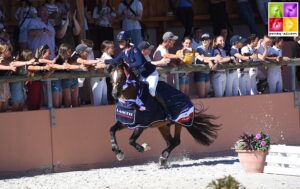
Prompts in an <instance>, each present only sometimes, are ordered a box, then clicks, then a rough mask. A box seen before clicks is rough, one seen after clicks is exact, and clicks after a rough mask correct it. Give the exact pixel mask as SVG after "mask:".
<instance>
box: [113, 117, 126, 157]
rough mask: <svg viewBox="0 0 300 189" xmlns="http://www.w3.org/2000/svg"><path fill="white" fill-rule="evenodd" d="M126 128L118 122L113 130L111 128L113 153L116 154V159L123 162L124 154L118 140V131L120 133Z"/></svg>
mask: <svg viewBox="0 0 300 189" xmlns="http://www.w3.org/2000/svg"><path fill="white" fill-rule="evenodd" d="M124 128H125V126H124V125H123V124H122V123H121V122H119V121H117V122H116V123H115V124H114V125H113V126H112V127H111V128H110V139H111V147H112V151H113V152H114V153H115V154H116V158H117V159H118V160H119V161H121V160H123V159H124V153H123V152H122V151H121V150H120V148H119V146H118V143H117V139H116V131H120V130H122V129H124Z"/></svg>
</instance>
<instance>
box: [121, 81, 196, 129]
mask: <svg viewBox="0 0 300 189" xmlns="http://www.w3.org/2000/svg"><path fill="white" fill-rule="evenodd" d="M139 90H140V92H139V94H140V95H139V97H138V98H139V99H140V101H142V102H143V103H142V106H143V107H145V109H141V108H140V106H141V104H140V102H138V103H126V104H125V103H122V102H121V101H119V102H118V103H117V104H116V120H117V121H120V122H121V123H122V124H124V125H126V126H127V127H128V128H129V129H134V128H136V127H145V128H146V127H149V126H150V125H151V124H152V123H154V122H157V121H164V120H167V119H168V120H170V121H172V122H175V123H178V124H182V125H183V126H186V127H188V126H191V125H192V124H193V118H194V105H193V104H192V102H191V100H190V98H189V97H188V96H186V95H185V94H183V93H182V92H181V91H179V90H177V89H175V88H173V87H171V86H170V85H168V84H167V83H165V82H163V81H159V82H158V85H157V88H156V90H157V92H158V93H160V95H161V96H162V98H164V100H165V102H166V105H167V108H168V110H169V113H170V114H171V115H167V114H166V113H165V111H164V109H163V108H162V107H161V105H160V104H159V103H158V101H157V100H156V99H155V98H153V97H152V96H151V95H150V93H149V91H148V85H147V84H146V83H142V82H141V85H140V89H139ZM138 101H139V100H138Z"/></svg>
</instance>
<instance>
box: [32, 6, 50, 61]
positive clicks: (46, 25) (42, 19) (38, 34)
mask: <svg viewBox="0 0 300 189" xmlns="http://www.w3.org/2000/svg"><path fill="white" fill-rule="evenodd" d="M45 44H47V45H48V46H49V48H50V51H51V53H52V54H51V55H50V59H54V57H55V30H54V28H53V26H52V24H51V23H50V22H48V10H47V8H46V7H44V6H42V7H40V8H39V10H38V17H37V18H35V19H32V20H31V22H30V23H29V25H28V47H29V49H30V50H31V51H32V52H35V51H36V50H37V49H38V48H39V47H41V46H43V45H45Z"/></svg>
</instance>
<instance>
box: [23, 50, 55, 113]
mask: <svg viewBox="0 0 300 189" xmlns="http://www.w3.org/2000/svg"><path fill="white" fill-rule="evenodd" d="M26 56H27V57H28V59H29V57H31V54H30V52H27V55H26ZM50 56H51V50H50V48H49V46H48V45H42V46H41V47H39V48H38V49H37V50H36V55H35V58H37V59H49V58H50ZM49 69H50V67H49V65H45V64H41V63H39V64H38V65H30V66H28V71H29V72H30V73H31V75H33V74H34V73H35V72H42V73H45V71H49ZM26 88H27V90H26V91H27V100H26V104H27V109H28V110H39V109H40V108H41V103H42V98H43V83H42V82H41V81H39V80H36V81H28V82H27V83H26ZM44 95H45V94H44Z"/></svg>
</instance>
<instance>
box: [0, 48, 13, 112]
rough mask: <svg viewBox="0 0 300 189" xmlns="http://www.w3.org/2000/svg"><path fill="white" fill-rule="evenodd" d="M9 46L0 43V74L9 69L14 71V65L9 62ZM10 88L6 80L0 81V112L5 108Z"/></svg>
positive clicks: (4, 73) (6, 72) (7, 71)
mask: <svg viewBox="0 0 300 189" xmlns="http://www.w3.org/2000/svg"><path fill="white" fill-rule="evenodd" d="M10 58H11V47H10V46H9V45H7V44H0V75H6V74H8V73H9V72H10V71H16V67H14V66H12V65H11V64H10V62H11V61H10ZM9 98H10V90H9V85H8V83H7V82H0V112H5V111H6V110H7V105H8V99H9Z"/></svg>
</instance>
